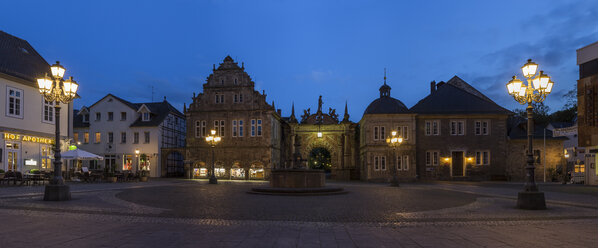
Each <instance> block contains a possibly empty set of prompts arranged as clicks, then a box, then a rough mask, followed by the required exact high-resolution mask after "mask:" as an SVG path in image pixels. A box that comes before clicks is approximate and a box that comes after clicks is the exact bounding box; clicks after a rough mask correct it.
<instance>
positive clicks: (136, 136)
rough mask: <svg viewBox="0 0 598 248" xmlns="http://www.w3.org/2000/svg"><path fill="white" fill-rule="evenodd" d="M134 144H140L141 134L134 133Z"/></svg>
mask: <svg viewBox="0 0 598 248" xmlns="http://www.w3.org/2000/svg"><path fill="white" fill-rule="evenodd" d="M133 143H135V144H139V132H134V133H133Z"/></svg>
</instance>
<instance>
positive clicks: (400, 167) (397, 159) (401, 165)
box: [396, 155, 403, 171]
mask: <svg viewBox="0 0 598 248" xmlns="http://www.w3.org/2000/svg"><path fill="white" fill-rule="evenodd" d="M396 161H397V164H396V167H397V171H400V170H402V169H403V163H402V162H403V159H402V157H401V155H397V157H396Z"/></svg>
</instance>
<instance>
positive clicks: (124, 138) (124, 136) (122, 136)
mask: <svg viewBox="0 0 598 248" xmlns="http://www.w3.org/2000/svg"><path fill="white" fill-rule="evenodd" d="M120 143H122V144H125V143H127V133H126V132H122V133H120Z"/></svg>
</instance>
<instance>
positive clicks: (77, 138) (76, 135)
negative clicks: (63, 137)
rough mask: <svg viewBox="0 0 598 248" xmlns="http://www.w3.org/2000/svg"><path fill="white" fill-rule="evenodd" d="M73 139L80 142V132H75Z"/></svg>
mask: <svg viewBox="0 0 598 248" xmlns="http://www.w3.org/2000/svg"><path fill="white" fill-rule="evenodd" d="M73 140H74V141H75V144H77V142H79V133H73Z"/></svg>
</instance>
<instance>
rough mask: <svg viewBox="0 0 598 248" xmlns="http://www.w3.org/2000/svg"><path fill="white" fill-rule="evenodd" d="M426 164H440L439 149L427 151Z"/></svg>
mask: <svg viewBox="0 0 598 248" xmlns="http://www.w3.org/2000/svg"><path fill="white" fill-rule="evenodd" d="M426 165H427V166H438V151H426Z"/></svg>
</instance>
